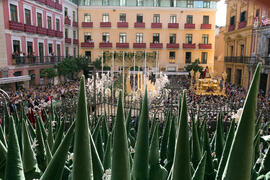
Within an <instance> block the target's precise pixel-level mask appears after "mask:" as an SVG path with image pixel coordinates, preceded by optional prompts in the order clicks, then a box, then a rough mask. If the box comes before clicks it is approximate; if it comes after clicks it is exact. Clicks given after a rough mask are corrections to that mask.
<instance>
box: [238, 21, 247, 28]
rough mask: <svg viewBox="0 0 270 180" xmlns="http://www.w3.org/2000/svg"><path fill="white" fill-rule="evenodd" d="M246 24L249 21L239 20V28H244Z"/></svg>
mask: <svg viewBox="0 0 270 180" xmlns="http://www.w3.org/2000/svg"><path fill="white" fill-rule="evenodd" d="M246 26H247V21H242V22H239V24H238V29H242V28H244V27H246Z"/></svg>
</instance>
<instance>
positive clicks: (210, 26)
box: [201, 24, 212, 29]
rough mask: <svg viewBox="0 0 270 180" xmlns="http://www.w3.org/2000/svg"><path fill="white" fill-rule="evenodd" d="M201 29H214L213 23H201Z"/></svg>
mask: <svg viewBox="0 0 270 180" xmlns="http://www.w3.org/2000/svg"><path fill="white" fill-rule="evenodd" d="M201 29H212V24H201Z"/></svg>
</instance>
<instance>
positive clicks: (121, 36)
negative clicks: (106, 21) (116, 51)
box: [119, 33, 127, 43]
mask: <svg viewBox="0 0 270 180" xmlns="http://www.w3.org/2000/svg"><path fill="white" fill-rule="evenodd" d="M126 39H127V34H126V33H120V34H119V42H120V43H126Z"/></svg>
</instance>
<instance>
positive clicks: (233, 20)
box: [230, 16, 235, 26]
mask: <svg viewBox="0 0 270 180" xmlns="http://www.w3.org/2000/svg"><path fill="white" fill-rule="evenodd" d="M234 24H235V16H232V17H231V18H230V26H232V25H234Z"/></svg>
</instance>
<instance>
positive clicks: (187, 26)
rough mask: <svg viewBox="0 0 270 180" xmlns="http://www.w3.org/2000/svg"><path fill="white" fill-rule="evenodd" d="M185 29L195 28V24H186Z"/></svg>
mask: <svg viewBox="0 0 270 180" xmlns="http://www.w3.org/2000/svg"><path fill="white" fill-rule="evenodd" d="M185 29H195V24H187V23H186V24H185Z"/></svg>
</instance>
